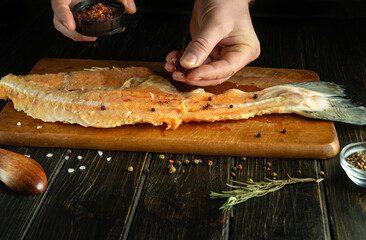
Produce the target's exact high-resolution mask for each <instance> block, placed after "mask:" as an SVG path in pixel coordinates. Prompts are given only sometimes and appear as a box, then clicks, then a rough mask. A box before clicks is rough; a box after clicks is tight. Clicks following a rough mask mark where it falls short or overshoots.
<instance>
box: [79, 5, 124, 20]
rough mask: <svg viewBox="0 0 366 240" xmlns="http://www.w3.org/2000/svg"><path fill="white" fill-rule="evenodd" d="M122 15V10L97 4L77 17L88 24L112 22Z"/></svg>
mask: <svg viewBox="0 0 366 240" xmlns="http://www.w3.org/2000/svg"><path fill="white" fill-rule="evenodd" d="M121 14H122V9H121V8H118V7H115V6H109V5H104V4H102V3H97V4H94V5H92V6H90V7H88V8H85V9H84V10H82V11H80V12H79V13H77V14H76V17H77V18H78V19H80V20H82V21H86V22H100V21H107V20H111V19H113V18H116V17H118V16H120V15H121Z"/></svg>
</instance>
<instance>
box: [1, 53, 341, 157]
mask: <svg viewBox="0 0 366 240" xmlns="http://www.w3.org/2000/svg"><path fill="white" fill-rule="evenodd" d="M92 66H97V67H104V66H116V67H121V66H123V67H124V66H146V67H149V68H150V69H152V70H153V71H155V72H156V73H158V74H161V75H167V73H166V72H165V71H164V70H163V63H151V62H119V61H92V60H73V59H45V60H43V61H40V62H39V63H38V64H37V65H36V66H35V68H34V69H33V71H32V73H44V72H63V71H74V70H80V69H84V68H89V67H92ZM268 79H270V81H268ZM316 80H319V79H318V77H317V75H316V74H315V73H314V72H310V71H306V70H289V69H272V68H268V69H267V68H257V67H246V68H244V69H242V70H240V71H239V72H238V73H237V74H235V75H234V76H233V77H232V79H231V80H230V81H232V82H233V83H231V84H230V83H226V84H223V85H220V86H217V87H216V88H212V87H210V88H207V89H206V90H207V91H211V92H216V93H220V92H223V91H224V90H227V88H228V86H229V88H233V87H235V86H238V85H239V88H240V89H242V90H245V89H253V88H254V89H263V88H266V87H270V86H273V85H277V84H283V83H288V82H300V81H316ZM234 83H235V84H234ZM176 85H177V88H178V89H179V84H176ZM247 91H248V90H247ZM17 122H21V123H22V125H21V126H17V125H16V123H17ZM38 125H42V126H43V127H42V129H37V126H38ZM164 128H165V127H164V126H162V127H154V126H152V125H148V124H138V125H134V126H121V127H117V128H112V129H96V128H85V127H81V126H78V125H67V124H62V123H44V122H42V121H40V120H36V119H32V118H30V117H28V116H26V114H24V113H22V112H16V111H15V110H14V109H13V107H12V106H11V104H9V106H7V107H5V109H4V110H3V112H2V113H1V115H0V143H2V144H10V145H25V146H39V147H43V146H49V147H72V148H89V149H108V150H130V151H149V152H170V153H197V154H215V155H237V156H238V155H242V154H243V153H245V155H246V156H260V157H282V158H284V157H291V158H321V159H326V158H330V157H333V156H334V155H336V154H337V153H338V150H339V143H338V139H337V133H336V131H335V129H334V125H333V123H331V122H328V121H321V120H314V119H307V118H303V117H300V116H297V115H288V114H286V115H285V114H283V115H276V114H273V115H266V116H262V117H256V118H251V119H248V120H240V121H223V122H214V123H196V122H192V123H185V124H183V125H182V126H180V127H179V128H178V129H176V130H174V131H166V130H165V129H164ZM283 128H286V129H287V133H286V134H282V133H281V131H282V129H283ZM258 132H261V133H262V137H261V138H257V137H255V136H256V134H257V133H258Z"/></svg>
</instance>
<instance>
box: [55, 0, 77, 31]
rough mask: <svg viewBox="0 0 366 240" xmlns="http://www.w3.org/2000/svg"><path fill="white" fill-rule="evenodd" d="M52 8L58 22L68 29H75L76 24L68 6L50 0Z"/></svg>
mask: <svg viewBox="0 0 366 240" xmlns="http://www.w3.org/2000/svg"><path fill="white" fill-rule="evenodd" d="M52 9H53V12H54V14H55V17H56V18H57V20H58V21H59V22H60V24H62V25H63V26H64V27H65V28H66V29H67V30H68V31H74V30H75V28H76V24H75V20H74V16H73V15H72V13H71V10H70V7H69V6H67V5H65V4H61V3H53V2H52Z"/></svg>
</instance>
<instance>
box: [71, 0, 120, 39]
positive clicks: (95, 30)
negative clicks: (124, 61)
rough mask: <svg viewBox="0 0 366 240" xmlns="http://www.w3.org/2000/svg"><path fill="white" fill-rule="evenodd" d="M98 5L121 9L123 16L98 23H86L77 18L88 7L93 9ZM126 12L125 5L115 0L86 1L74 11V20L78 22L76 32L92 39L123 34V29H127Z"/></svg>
mask: <svg viewBox="0 0 366 240" xmlns="http://www.w3.org/2000/svg"><path fill="white" fill-rule="evenodd" d="M97 3H102V4H104V5H109V6H114V7H117V8H120V9H121V10H122V14H121V15H120V16H118V17H116V18H113V19H110V20H106V21H97V22H89V21H84V20H80V19H78V18H77V17H76V15H77V14H78V13H79V12H80V11H82V10H84V9H86V8H88V7H91V6H93V5H95V4H97ZM124 12H125V7H124V6H123V4H122V3H120V2H117V1H113V0H86V1H82V2H79V3H78V4H76V5H75V6H74V7H73V9H72V13H73V15H74V19H75V22H76V31H77V32H78V33H80V34H82V35H85V36H90V37H101V36H106V35H112V34H115V33H119V32H121V31H122V29H123V28H124V27H125V26H124V22H125V18H126V14H125V13H124Z"/></svg>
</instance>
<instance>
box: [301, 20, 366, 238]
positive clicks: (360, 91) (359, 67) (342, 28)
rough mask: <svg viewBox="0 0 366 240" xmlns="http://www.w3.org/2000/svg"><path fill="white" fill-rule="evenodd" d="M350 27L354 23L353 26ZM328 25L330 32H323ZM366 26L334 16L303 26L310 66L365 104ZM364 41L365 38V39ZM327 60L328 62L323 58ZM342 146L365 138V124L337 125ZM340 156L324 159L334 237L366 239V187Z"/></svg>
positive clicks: (332, 234) (325, 78)
mask: <svg viewBox="0 0 366 240" xmlns="http://www.w3.org/2000/svg"><path fill="white" fill-rule="evenodd" d="M349 26H353V27H352V28H350V27H349ZM324 28H327V31H324ZM363 28H364V25H363V24H360V23H359V22H358V21H355V20H353V21H352V20H346V19H333V20H327V19H323V20H322V21H317V23H316V24H315V23H307V24H305V25H304V27H303V31H304V35H308V36H310V37H309V38H308V39H307V40H306V41H305V46H306V49H308V53H307V56H306V57H307V59H308V62H309V63H308V65H307V66H308V67H309V68H311V69H314V70H315V71H317V72H318V73H319V75H320V76H321V78H322V79H324V80H327V79H331V80H332V81H334V82H336V83H338V84H342V85H344V86H345V87H346V89H347V92H348V94H349V97H350V98H351V99H354V100H356V101H359V102H361V103H363V104H364V105H365V104H366V94H365V93H366V91H365V89H366V87H365V86H366V78H365V72H366V58H365V56H366V55H365V54H366V51H365V50H366V49H365V46H364V45H365V44H364V41H360V40H362V38H359V37H358V36H357V35H358V34H359V31H360V30H361V29H363ZM363 40H365V38H364V39H363ZM320 57H321V58H322V59H327V60H326V61H324V60H321V59H320ZM336 128H337V132H338V135H339V138H340V141H341V147H342V148H343V147H344V146H346V145H347V144H349V143H353V142H360V141H366V126H357V125H349V124H342V123H337V124H336ZM339 161H340V159H339V156H336V157H334V158H332V159H330V160H329V161H323V162H321V165H322V170H323V171H324V172H325V173H326V176H327V179H326V180H327V181H325V182H324V184H325V193H326V196H327V205H328V211H329V216H331V217H330V219H329V221H330V222H329V224H330V231H331V237H332V239H355V240H356V239H357V240H358V239H366V229H365V228H363V227H361V226H360V224H359V223H364V222H365V221H366V211H365V206H366V199H365V197H364V196H365V189H364V188H362V187H359V186H357V185H356V184H354V183H353V182H352V181H351V180H350V179H349V178H348V177H347V175H346V173H345V172H344V171H343V169H342V167H341V166H340V163H339Z"/></svg>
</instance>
